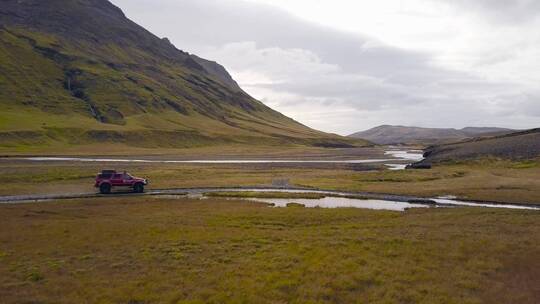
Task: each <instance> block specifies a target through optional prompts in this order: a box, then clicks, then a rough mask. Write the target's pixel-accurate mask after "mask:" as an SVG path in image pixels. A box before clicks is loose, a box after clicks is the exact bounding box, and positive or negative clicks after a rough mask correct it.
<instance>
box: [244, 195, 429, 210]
mask: <svg viewBox="0 0 540 304" xmlns="http://www.w3.org/2000/svg"><path fill="white" fill-rule="evenodd" d="M247 200H250V201H256V202H261V203H269V204H274V205H275V206H276V207H286V206H287V204H289V203H298V204H302V205H304V206H305V207H306V208H315V207H320V208H362V209H372V210H391V211H405V209H407V208H427V207H429V206H426V205H420V204H411V203H405V202H395V201H383V200H374V199H365V200H364V199H352V198H344V197H330V196H327V197H324V198H321V199H297V198H291V199H281V198H279V199H276V198H253V199H251V198H250V199H247Z"/></svg>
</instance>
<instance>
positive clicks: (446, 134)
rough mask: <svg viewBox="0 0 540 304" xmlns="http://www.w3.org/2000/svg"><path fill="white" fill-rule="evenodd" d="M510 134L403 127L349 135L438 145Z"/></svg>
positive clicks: (492, 130)
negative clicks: (479, 137)
mask: <svg viewBox="0 0 540 304" xmlns="http://www.w3.org/2000/svg"><path fill="white" fill-rule="evenodd" d="M509 132H512V130H510V129H503V128H476V127H467V128H463V129H460V130H458V129H437V128H420V127H405V126H389V125H383V126H378V127H375V128H372V129H369V130H367V131H363V132H358V133H354V134H352V135H349V136H350V137H352V138H360V139H365V140H369V141H371V142H373V143H376V144H381V145H388V144H424V145H425V144H427V145H430V144H438V143H446V142H454V141H461V140H464V139H467V138H472V137H477V136H489V135H498V134H504V133H509Z"/></svg>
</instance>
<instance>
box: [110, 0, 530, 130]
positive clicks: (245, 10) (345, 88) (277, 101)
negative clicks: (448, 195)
mask: <svg viewBox="0 0 540 304" xmlns="http://www.w3.org/2000/svg"><path fill="white" fill-rule="evenodd" d="M439 1H445V2H447V1H449V0H439ZM114 2H115V3H116V4H118V5H119V6H120V7H122V8H127V10H126V13H127V15H128V16H129V17H132V18H134V19H135V21H137V22H139V23H141V24H142V25H143V26H145V27H148V28H149V29H150V30H151V31H152V32H154V33H156V34H158V35H161V36H167V37H169V38H170V39H171V40H172V41H173V42H174V43H175V45H177V46H178V47H179V48H181V49H184V50H186V51H189V52H194V53H196V54H198V55H202V56H206V57H209V59H213V60H218V61H219V62H220V63H222V64H224V65H225V66H226V67H227V68H228V69H229V70H231V71H232V72H233V74H235V73H236V74H235V75H236V76H239V75H240V76H241V75H248V76H247V77H249V75H252V74H253V75H254V74H258V75H261V78H262V79H265V80H266V79H269V80H270V81H260V82H257V81H254V80H253V79H249V81H246V82H245V83H244V84H245V85H244V88H245V89H247V91H248V92H250V93H257V94H255V95H256V96H258V97H260V98H261V99H262V100H263V101H264V100H265V101H266V102H267V103H269V104H271V105H273V106H277V109H278V110H281V111H285V114H288V115H293V116H295V117H294V118H298V117H302V118H303V120H302V121H303V122H308V123H309V124H310V126H313V127H317V128H321V129H323V130H326V131H333V132H340V133H342V134H348V133H352V132H354V131H358V130H359V129H363V128H367V127H369V126H372V124H374V123H379V124H382V123H392V124H419V125H423V126H440V127H463V126H465V125H481V124H486V125H500V126H507V127H511V126H513V125H515V126H516V127H517V126H518V125H520V124H523V125H525V124H529V125H530V124H532V123H534V118H533V117H531V115H536V114H534V113H539V112H540V104H539V103H538V102H536V100H537V99H531V98H529V99H527V100H528V101H527V102H526V101H522V102H521V103H520V104H522V105H523V106H524V108H526V109H528V110H527V111H528V112H529V113H530V115H528V116H527V114H526V113H522V112H520V113H516V112H515V111H514V112H513V115H517V116H520V117H525V118H524V119H521V120H520V121H519V122H516V123H512V122H510V121H508V120H504V121H502V120H501V116H500V115H499V114H500V113H503V112H505V111H506V112H508V110H509V109H510V110H511V109H513V108H514V107H515V106H514V105H513V104H512V103H508V102H501V100H508V98H516V96H518V95H519V91H520V88H519V86H518V85H516V84H512V83H500V82H493V81H487V80H485V79H481V78H478V77H474V76H472V75H469V74H467V73H463V72H457V71H449V70H446V69H442V68H439V67H435V66H433V64H432V61H433V58H432V57H431V55H430V54H425V53H420V52H412V51H406V50H402V49H399V48H395V47H390V46H385V45H383V44H381V43H380V42H378V41H376V40H374V39H373V38H371V37H369V36H365V35H358V34H352V33H346V32H341V31H338V30H334V29H331V28H328V27H324V26H321V25H317V24H313V23H309V22H305V21H302V20H300V19H298V18H295V17H294V16H291V15H289V14H288V13H286V12H284V11H282V10H279V9H276V8H274V7H271V6H267V5H261V4H255V3H251V2H243V1H235V0H205V1H201V0H182V1H174V0H161V1H159V4H157V3H156V2H157V1H155V0H114ZM458 2H459V5H460V7H461V8H462V9H464V8H465V7H469V8H471V9H474V10H478V11H482V10H489V12H487V13H486V14H489V16H490V18H499V17H497V14H499V12H504V10H507V9H508V10H507V11H508V12H509V13H510V15H512V16H513V17H512V18H523V19H526V18H532V17H534V15H535V14H536V13H534V14H533V13H530V12H529V13H527V12H526V11H527V10H535V12H538V11H539V9H538V8H537V6H540V2H537V1H523V3H522V4H521V5H520V6H519V8H516V9H514V8H509V7H508V4H507V2H508V1H502V0H500V1H499V0H494V1H488V0H480V1H465V0H463V1H458ZM473 2H474V4H472V3H473ZM536 3H538V4H536ZM520 14H523V15H520ZM497 59H498V58H497V56H495V55H494V57H493V58H492V59H486V64H488V63H489V60H497ZM253 78H256V77H253ZM241 85H242V82H241ZM531 100H532V101H531ZM493 101H496V102H493ZM306 108H307V109H312V110H313V113H311V114H309V113H306V111H305V109H306ZM336 109H339V111H340V112H339V115H336V114H335V113H332V111H335V110H336ZM511 112H512V111H511ZM309 115H311V116H309ZM323 116H324V117H326V118H325V119H321V117H323ZM359 117H363V120H364V121H365V122H364V121H363V120H361V119H360V118H359Z"/></svg>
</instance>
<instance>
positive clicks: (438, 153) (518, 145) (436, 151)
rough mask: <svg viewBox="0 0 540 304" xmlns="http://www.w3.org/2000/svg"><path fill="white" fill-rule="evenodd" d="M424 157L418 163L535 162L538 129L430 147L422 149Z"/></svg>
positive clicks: (539, 144) (539, 145) (538, 147)
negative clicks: (499, 160) (531, 160)
mask: <svg viewBox="0 0 540 304" xmlns="http://www.w3.org/2000/svg"><path fill="white" fill-rule="evenodd" d="M424 156H425V157H426V158H425V159H424V160H423V161H422V162H420V163H422V164H426V163H427V164H431V163H438V162H445V161H461V160H466V159H476V158H482V157H495V158H503V159H514V160H524V159H525V160H526V159H535V158H538V157H540V129H532V130H526V131H520V132H515V133H511V134H505V135H499V136H493V137H485V138H474V139H469V140H466V141H463V142H457V143H450V144H443V145H436V146H431V147H428V148H427V149H426V150H425V154H424Z"/></svg>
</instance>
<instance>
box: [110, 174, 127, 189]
mask: <svg viewBox="0 0 540 304" xmlns="http://www.w3.org/2000/svg"><path fill="white" fill-rule="evenodd" d="M123 177H124V176H123V174H113V176H112V177H111V184H112V185H113V186H122V185H123V182H124V179H123Z"/></svg>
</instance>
